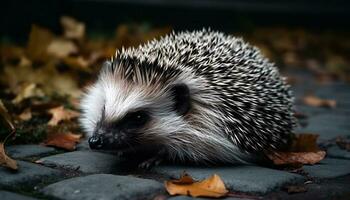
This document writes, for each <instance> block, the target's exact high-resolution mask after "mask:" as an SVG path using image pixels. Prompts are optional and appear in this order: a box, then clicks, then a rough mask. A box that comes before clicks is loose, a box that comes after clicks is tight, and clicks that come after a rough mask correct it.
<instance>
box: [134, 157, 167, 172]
mask: <svg viewBox="0 0 350 200" xmlns="http://www.w3.org/2000/svg"><path fill="white" fill-rule="evenodd" d="M162 161H163V158H162V157H159V156H158V155H157V156H154V157H152V158H149V159H147V160H145V161H143V162H142V163H140V164H139V166H138V167H139V168H141V169H145V170H149V169H151V168H152V167H155V166H158V165H159V164H160V163H161V162H162Z"/></svg>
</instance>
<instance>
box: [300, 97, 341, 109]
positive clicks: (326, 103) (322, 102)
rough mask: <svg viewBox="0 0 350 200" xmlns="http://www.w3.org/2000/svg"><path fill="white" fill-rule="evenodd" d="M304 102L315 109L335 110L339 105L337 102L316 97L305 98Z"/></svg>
mask: <svg viewBox="0 0 350 200" xmlns="http://www.w3.org/2000/svg"><path fill="white" fill-rule="evenodd" d="M303 102H304V103H305V104H306V105H309V106H313V107H327V108H335V107H336V105H337V102H336V101H335V100H330V99H321V98H319V97H316V96H314V95H307V96H305V97H304V98H303Z"/></svg>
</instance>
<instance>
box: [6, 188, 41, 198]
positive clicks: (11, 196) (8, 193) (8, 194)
mask: <svg viewBox="0 0 350 200" xmlns="http://www.w3.org/2000/svg"><path fill="white" fill-rule="evenodd" d="M0 198H1V200H36V198H32V197H27V196H24V195H21V194H16V193H13V192H8V191H2V190H0Z"/></svg>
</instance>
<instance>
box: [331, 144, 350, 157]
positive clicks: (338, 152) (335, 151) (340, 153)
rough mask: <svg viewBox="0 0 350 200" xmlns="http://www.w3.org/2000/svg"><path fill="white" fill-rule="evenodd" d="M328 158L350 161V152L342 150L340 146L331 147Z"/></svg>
mask: <svg viewBox="0 0 350 200" xmlns="http://www.w3.org/2000/svg"><path fill="white" fill-rule="evenodd" d="M327 157H331V158H341V159H349V160H350V151H347V150H344V149H341V148H339V147H338V146H331V147H329V148H328V149H327Z"/></svg>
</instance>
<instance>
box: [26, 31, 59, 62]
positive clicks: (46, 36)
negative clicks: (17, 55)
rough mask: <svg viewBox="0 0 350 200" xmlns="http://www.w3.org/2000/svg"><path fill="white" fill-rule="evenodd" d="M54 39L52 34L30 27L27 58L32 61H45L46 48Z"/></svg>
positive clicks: (46, 56) (46, 57) (46, 58)
mask: <svg viewBox="0 0 350 200" xmlns="http://www.w3.org/2000/svg"><path fill="white" fill-rule="evenodd" d="M54 37H55V36H54V34H53V33H52V32H51V31H49V30H48V29H45V28H42V27H40V26H37V25H32V28H31V31H30V34H29V41H28V45H27V50H26V52H27V55H28V56H29V58H30V59H31V60H34V61H41V62H45V61H47V60H48V55H47V47H48V46H49V44H50V43H51V42H52V40H53V39H54Z"/></svg>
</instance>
